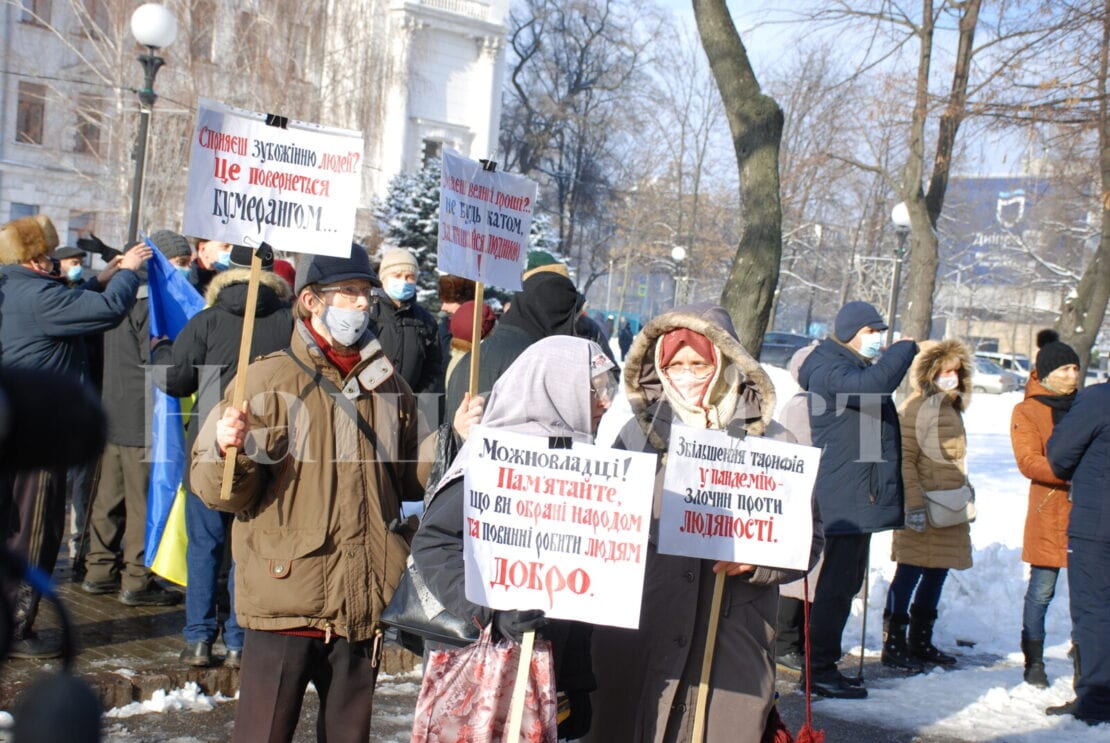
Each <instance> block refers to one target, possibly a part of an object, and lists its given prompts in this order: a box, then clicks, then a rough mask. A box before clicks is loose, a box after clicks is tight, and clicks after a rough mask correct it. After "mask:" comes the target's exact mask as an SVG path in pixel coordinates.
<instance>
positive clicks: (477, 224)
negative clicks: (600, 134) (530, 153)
mask: <svg viewBox="0 0 1110 743" xmlns="http://www.w3.org/2000/svg"><path fill="white" fill-rule="evenodd" d="M535 203H536V183H535V181H532V180H529V179H527V178H525V177H524V176H522V175H512V174H510V173H502V172H500V171H487V170H483V168H482V164H481V163H479V162H477V161H476V160H471V159H469V158H466V157H463V156H462V155H460V154H459V153H457V152H455V151H454V150H451V149H445V150H444V151H443V180H442V183H441V186H440V191H439V243H438V260H439V263H438V266H439V270H440V271H443V272H444V273H449V274H454V275H455V276H463V277H465V278H468V279H473V280H474V281H481V282H482V283H483V284H488V285H491V286H498V287H501V288H502V289H509V290H511V291H519V290H520V288H521V281H520V275H521V274H522V273H523V272H524V266H525V264H526V263H527V259H528V233H529V232H530V231H531V229H532V209H533V207H534V205H535Z"/></svg>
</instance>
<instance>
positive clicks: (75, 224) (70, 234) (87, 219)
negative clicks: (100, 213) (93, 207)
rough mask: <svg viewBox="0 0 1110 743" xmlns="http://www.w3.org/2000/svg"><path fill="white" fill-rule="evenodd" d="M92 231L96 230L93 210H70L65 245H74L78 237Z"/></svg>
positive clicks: (86, 235)
mask: <svg viewBox="0 0 1110 743" xmlns="http://www.w3.org/2000/svg"><path fill="white" fill-rule="evenodd" d="M94 231H96V214H94V213H93V212H70V214H69V230H68V231H67V232H66V245H76V244H77V241H78V240H79V239H80V238H82V237H88V236H89V235H91V234H92V233H93V232H94Z"/></svg>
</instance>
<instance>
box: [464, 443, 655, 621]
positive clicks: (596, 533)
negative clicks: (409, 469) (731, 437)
mask: <svg viewBox="0 0 1110 743" xmlns="http://www.w3.org/2000/svg"><path fill="white" fill-rule="evenodd" d="M470 441H471V442H473V443H474V444H477V445H478V447H479V449H478V455H477V456H476V457H474V458H472V459H471V460H470V462H469V464H468V467H467V470H466V476H465V478H464V481H463V484H464V488H465V495H464V497H465V499H466V500H465V505H464V509H463V511H464V516H465V524H464V528H463V535H464V539H463V543H464V557H465V561H466V597H467V599H469V600H470V601H473V602H474V603H476V604H481V605H482V606H488V607H490V608H492V609H499V610H511V609H542V610H543V611H544V613H545V614H546V615H547V616H549V617H552V618H556V619H575V620H578V621H582V622H590V623H592V624H604V625H610V626H614V627H628V628H633V629H634V628H636V627H637V626H638V625H639V621H640V598H641V594H642V592H643V580H644V563H645V560H646V558H647V539H648V529H649V527H650V523H651V504H652V492H653V487H654V479H655V461H656V457H655V455H654V454H645V453H639V452H629V451H620V450H617V449H607V448H604V447H598V446H590V445H586V444H577V443H576V444H574V446H573V448H571V449H551V448H549V441H548V439H546V438H542V437H537V436H525V435H522V434H514V433H507V432H504V431H498V430H496V429H492V428H486V427H483V426H475V427H473V428H472V429H471V430H470Z"/></svg>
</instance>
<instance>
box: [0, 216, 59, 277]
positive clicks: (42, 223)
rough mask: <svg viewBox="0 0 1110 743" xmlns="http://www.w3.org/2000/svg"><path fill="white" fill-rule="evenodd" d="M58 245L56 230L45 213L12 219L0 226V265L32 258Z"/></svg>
mask: <svg viewBox="0 0 1110 743" xmlns="http://www.w3.org/2000/svg"><path fill="white" fill-rule="evenodd" d="M56 247H58V231H57V230H55V229H54V223H53V222H51V221H50V217H48V216H46V215H45V214H36V215H35V216H33V217H20V218H19V219H13V220H12V221H11V222H8V223H7V224H6V225H4V226H3V227H0V265H11V264H15V263H23V262H24V261H29V260H33V259H35V258H38V257H39V256H40V255H45V254H47V253H49V252H50V251H51V250H53V249H54V248H56Z"/></svg>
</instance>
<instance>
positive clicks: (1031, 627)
mask: <svg viewBox="0 0 1110 743" xmlns="http://www.w3.org/2000/svg"><path fill="white" fill-rule="evenodd" d="M1058 337H1059V336H1057V335H1056V334H1055V331H1044V330H1042V331H1041V332H1040V333H1038V334H1037V345H1038V346H1039V347H1040V351H1039V352H1038V354H1037V362H1036V368H1035V370H1034V371H1033V373H1032V374H1031V375H1030V376H1029V383H1028V384H1027V385H1026V387H1025V399H1024V400H1023V401H1022V402H1020V403H1018V404H1017V405H1015V406H1014V412H1013V416H1012V418H1011V425H1010V441H1011V443H1012V444H1013V447H1014V458H1015V459H1016V460H1017V465H1018V469H1019V470H1021V474H1023V475H1025V476H1026V477H1028V478H1029V480H1030V482H1029V510H1028V511H1027V512H1026V515H1025V537H1024V539H1023V541H1022V552H1021V559H1022V560H1024V561H1025V562H1027V563H1029V566H1030V567H1029V586H1028V588H1027V589H1026V592H1025V608H1024V611H1023V613H1022V620H1021V650H1022V652H1023V653H1024V654H1025V681H1026V682H1027V683H1030V684H1032V685H1033V686H1039V687H1042V688H1045V687H1047V686H1048V676H1047V675H1046V674H1045V670H1044V641H1045V627H1044V625H1045V614H1046V613H1047V612H1048V605H1049V604H1050V603H1051V602H1052V597H1053V596H1054V595H1055V593H1056V579H1057V578H1058V577H1059V574H1060V568H1065V567H1067V564H1068V535H1067V528H1068V514H1069V513H1070V512H1071V502H1070V501H1069V499H1068V483H1067V482H1066V481H1064V480H1061V479H1060V478H1058V477H1057V476H1056V475H1055V474H1054V473H1053V472H1052V468H1051V467H1050V466H1049V464H1048V458H1047V456H1046V454H1045V444H1046V443H1047V442H1048V437H1049V436H1051V435H1052V429H1053V428H1054V427H1055V425H1056V422H1057V421H1059V420H1060V419H1061V418H1063V417H1064V414H1065V413H1067V412H1068V409H1069V408H1070V407H1071V402H1072V400H1074V399H1075V390H1076V387H1077V385H1078V383H1079V356H1078V355H1077V354H1076V353H1075V351H1074V350H1073V349H1072V347H1071V346H1069V345H1067V344H1066V343H1061V342H1060V341H1059V340H1056V338H1058Z"/></svg>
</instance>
